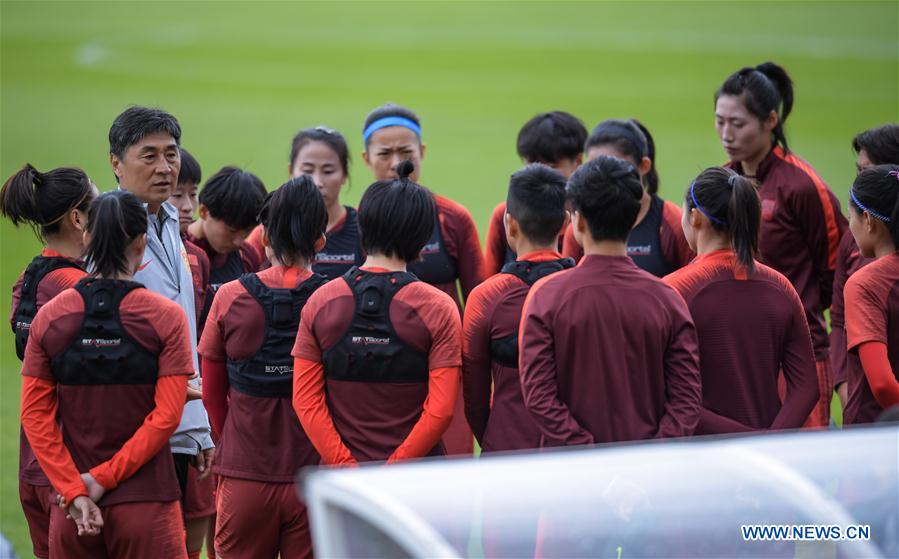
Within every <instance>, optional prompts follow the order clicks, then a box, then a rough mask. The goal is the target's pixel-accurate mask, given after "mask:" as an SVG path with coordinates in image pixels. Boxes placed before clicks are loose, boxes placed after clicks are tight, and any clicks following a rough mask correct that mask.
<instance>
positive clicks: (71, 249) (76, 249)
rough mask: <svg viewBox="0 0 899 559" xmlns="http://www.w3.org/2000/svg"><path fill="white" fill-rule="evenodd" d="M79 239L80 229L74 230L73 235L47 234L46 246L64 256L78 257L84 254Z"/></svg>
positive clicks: (82, 245) (80, 235) (80, 237)
mask: <svg viewBox="0 0 899 559" xmlns="http://www.w3.org/2000/svg"><path fill="white" fill-rule="evenodd" d="M81 239H82V234H81V232H80V231H77V232H75V233H74V235H72V234H69V235H48V236H47V238H46V241H47V245H46V246H47V248H48V249H50V250H52V251H54V252H58V253H59V254H61V255H63V256H65V257H66V258H72V259H78V258H81V257H82V256H84V244H83V243H82V242H81Z"/></svg>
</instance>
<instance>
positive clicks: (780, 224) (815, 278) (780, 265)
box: [728, 146, 847, 361]
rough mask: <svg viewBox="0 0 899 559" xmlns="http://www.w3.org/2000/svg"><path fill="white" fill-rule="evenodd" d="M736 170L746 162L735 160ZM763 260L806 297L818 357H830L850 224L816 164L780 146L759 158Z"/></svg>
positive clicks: (761, 249) (809, 321)
mask: <svg viewBox="0 0 899 559" xmlns="http://www.w3.org/2000/svg"><path fill="white" fill-rule="evenodd" d="M728 166H730V167H732V168H733V169H734V170H736V171H737V172H739V173H741V174H742V172H743V168H742V166H741V165H740V164H739V163H737V164H734V163H730V164H728ZM756 179H757V180H758V181H759V182H760V183H761V187H759V196H760V197H761V199H762V227H761V230H760V231H759V251H760V252H761V260H762V262H764V263H765V264H767V265H768V266H771V267H772V268H774V269H775V270H777V271H778V272H780V273H781V274H783V275H785V276H786V277H787V279H789V280H790V283H792V284H793V287H795V288H796V291H797V292H798V293H799V298H800V299H802V306H803V308H805V317H806V319H807V320H808V325H809V330H810V331H811V333H812V346H813V347H814V349H815V359H817V360H818V361H822V360H824V359H827V358H828V355H829V352H828V345H829V341H828V336H827V325H826V323H825V322H824V309H826V308H828V307H830V303H831V295H832V290H833V277H834V270H835V269H836V265H837V248H838V246H839V244H840V237H841V236H842V234H843V232H844V231H845V230H846V228H847V222H846V218H845V217H843V214H842V213H840V202H839V201H838V200H837V198H836V196H834V194H833V192H831V191H830V189H829V188H828V187H827V185H826V184H825V183H824V181H823V180H821V177H819V176H818V174H817V173H816V172H815V170H814V169H812V167H811V165H809V164H808V163H806V162H805V161H803V160H801V159H799V158H798V157H796V156H795V155H793V154H789V155H787V154H785V153H784V152H783V150H782V149H781V148H780V147H779V146H778V147H775V148H774V149H773V150H771V152H770V153H769V154H768V155H767V157H765V159H764V160H762V162H761V163H760V164H759V167H758V170H757V172H756Z"/></svg>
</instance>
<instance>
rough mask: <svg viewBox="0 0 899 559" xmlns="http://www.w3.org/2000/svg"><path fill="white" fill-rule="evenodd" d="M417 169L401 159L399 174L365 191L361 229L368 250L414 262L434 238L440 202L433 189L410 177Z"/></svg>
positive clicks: (360, 210) (361, 208) (362, 200)
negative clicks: (429, 240) (438, 203)
mask: <svg viewBox="0 0 899 559" xmlns="http://www.w3.org/2000/svg"><path fill="white" fill-rule="evenodd" d="M414 171H415V165H414V164H413V163H412V162H411V161H409V160H404V161H401V162H400V164H399V165H397V166H396V172H397V175H399V178H397V179H393V180H384V181H378V182H376V183H374V184H372V185H371V186H369V187H368V189H367V190H366V191H365V194H363V195H362V199H361V200H360V201H359V229H360V230H361V237H362V250H364V251H365V252H366V253H368V254H383V255H385V256H391V257H394V258H399V259H400V260H403V261H404V262H414V261H415V260H417V259H418V256H419V253H421V249H422V248H424V246H425V244H426V243H427V242H428V239H430V238H431V234H432V233H433V232H434V221H435V220H436V219H437V206H436V203H435V202H434V195H433V194H431V191H430V190H428V189H427V188H425V187H423V186H421V185H419V184H417V183H415V182H413V181H412V180H411V179H410V178H409V177H410V176H411V175H412V173H413V172H414Z"/></svg>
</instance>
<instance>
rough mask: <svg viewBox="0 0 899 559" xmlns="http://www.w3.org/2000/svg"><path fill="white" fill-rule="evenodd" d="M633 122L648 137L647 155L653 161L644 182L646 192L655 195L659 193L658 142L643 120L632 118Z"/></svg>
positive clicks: (644, 176)
mask: <svg viewBox="0 0 899 559" xmlns="http://www.w3.org/2000/svg"><path fill="white" fill-rule="evenodd" d="M631 122H633V123H634V124H635V125H636V126H637V128H639V129H640V132H643V137H644V138H646V157H648V158H649V159H650V161H652V167H650V168H649V172H648V173H646V174H645V175H643V184H645V185H646V192H648V193H649V194H650V195H651V196H655V195H656V194H658V193H659V171H658V170H657V169H656V142H655V140H653V139H652V134H650V133H649V129H647V128H646V127H645V126H643V123H642V122H640V121H639V120H637V119H636V118H632V119H631Z"/></svg>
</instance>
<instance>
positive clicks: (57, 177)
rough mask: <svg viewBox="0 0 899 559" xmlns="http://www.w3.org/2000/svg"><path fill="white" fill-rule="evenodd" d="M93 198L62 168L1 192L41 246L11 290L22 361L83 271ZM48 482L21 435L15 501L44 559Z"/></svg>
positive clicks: (83, 178)
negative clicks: (44, 312)
mask: <svg viewBox="0 0 899 559" xmlns="http://www.w3.org/2000/svg"><path fill="white" fill-rule="evenodd" d="M96 196H97V187H96V186H94V185H93V183H92V182H91V181H90V179H89V178H88V177H87V175H86V174H85V173H84V171H82V170H81V169H73V168H67V167H62V168H59V169H53V170H51V171H47V172H46V173H41V172H40V171H38V170H37V169H35V168H34V167H32V166H31V165H25V167H23V168H22V169H21V170H20V171H19V172H18V173H16V174H15V175H13V176H11V177H10V178H9V179H7V181H6V183H5V184H4V185H3V190H2V191H0V214H2V215H3V216H4V217H7V218H9V220H10V221H12V222H13V225H15V226H17V227H18V226H19V225H20V224H22V223H27V224H29V225H30V226H31V227H32V228H33V229H34V231H35V233H37V235H38V237H39V238H40V239H41V240H42V241H43V242H44V249H43V250H42V251H41V253H40V255H38V256H36V257H34V259H33V260H32V261H31V263H30V264H28V267H27V268H26V269H25V271H24V272H22V274H21V275H20V276H19V279H18V281H17V282H16V284H15V286H14V287H13V291H12V305H11V307H10V308H11V309H12V313H11V314H10V325H11V326H12V330H13V332H14V333H15V340H16V354H17V355H18V357H19V359H23V358H24V357H25V346H26V344H27V342H28V332H29V330H30V328H31V323H32V321H33V320H34V316H35V314H37V311H38V310H39V309H40V308H41V307H43V306H44V305H45V304H46V303H47V302H48V301H50V300H51V299H53V298H54V297H56V296H57V295H58V294H59V293H60V292H62V291H63V290H65V289H68V288H69V287H72V286H73V285H75V283H77V282H78V280H80V279H81V278H82V277H84V275H85V272H84V269H83V268H82V263H81V258H82V256H83V255H84V227H85V224H86V223H87V209H88V208H89V207H90V204H91V202H92V201H93V200H94V198H95V197H96ZM50 493H51V488H50V481H49V480H48V479H47V476H46V475H44V472H43V471H42V470H41V468H40V465H39V464H38V462H37V459H36V458H35V457H34V453H33V452H32V450H31V446H30V445H29V444H28V439H26V438H25V432H24V431H20V433H19V500H20V502H21V503H22V511H23V512H24V513H25V520H26V522H27V523H28V531H29V533H30V535H31V544H32V550H33V552H34V556H35V557H39V558H40V559H46V558H47V557H49V553H50V550H49V548H48V547H47V541H48V537H49V529H50V506H51V498H50Z"/></svg>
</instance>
